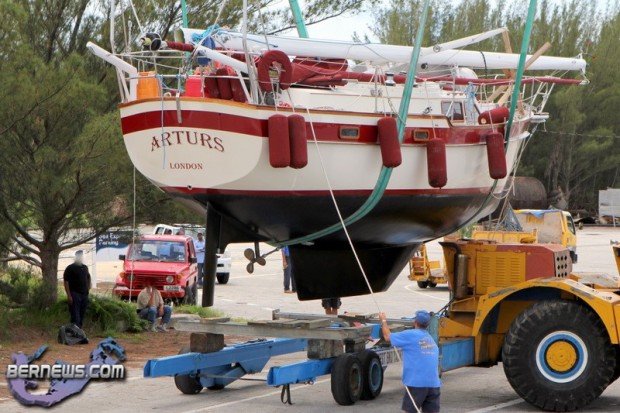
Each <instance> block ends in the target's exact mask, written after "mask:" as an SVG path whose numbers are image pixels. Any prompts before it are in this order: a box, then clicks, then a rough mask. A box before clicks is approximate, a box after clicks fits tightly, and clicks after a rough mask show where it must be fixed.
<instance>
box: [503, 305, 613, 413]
mask: <svg viewBox="0 0 620 413" xmlns="http://www.w3.org/2000/svg"><path fill="white" fill-rule="evenodd" d="M615 359H616V354H615V350H614V348H613V346H612V345H611V342H610V341H609V337H608V334H607V330H606V329H605V327H604V326H603V323H602V322H601V320H600V318H599V317H598V316H597V315H596V314H595V313H594V312H592V311H591V310H590V309H589V308H587V307H585V306H584V305H580V304H579V303H577V302H574V301H566V300H555V301H542V302H539V303H536V304H534V305H533V306H531V307H529V308H527V309H526V310H524V311H523V312H522V313H521V314H519V315H518V316H517V318H516V319H515V320H514V321H513V323H512V325H511V327H510V329H509V331H508V333H507V334H506V337H505V340H504V346H503V348H502V360H503V363H504V372H505V374H506V377H507V378H508V381H509V382H510V385H511V386H512V388H513V389H514V390H515V391H516V392H517V393H518V394H519V396H521V397H522V398H523V399H524V400H525V401H527V402H528V403H530V404H532V405H534V406H537V407H538V408H541V409H543V410H547V411H556V412H560V411H573V410H576V409H579V408H582V407H584V406H586V405H588V404H589V403H590V402H592V401H593V400H594V399H596V398H597V397H599V396H600V395H601V393H602V392H603V390H605V388H606V387H607V386H608V385H609V384H610V382H611V379H612V377H613V374H614V368H615V366H616V360H615Z"/></svg>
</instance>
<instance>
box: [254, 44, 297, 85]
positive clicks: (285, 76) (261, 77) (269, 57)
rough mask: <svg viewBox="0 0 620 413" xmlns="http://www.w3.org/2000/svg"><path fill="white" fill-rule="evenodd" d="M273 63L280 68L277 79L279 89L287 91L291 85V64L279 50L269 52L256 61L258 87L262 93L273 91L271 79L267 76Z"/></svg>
mask: <svg viewBox="0 0 620 413" xmlns="http://www.w3.org/2000/svg"><path fill="white" fill-rule="evenodd" d="M273 63H279V64H280V66H281V70H280V78H279V79H278V83H280V89H282V90H285V89H288V87H289V86H290V85H291V78H292V76H293V65H292V64H291V61H290V60H289V58H288V56H287V55H286V53H284V52H283V51H281V50H269V51H267V52H265V53H263V54H262V55H261V57H260V59H259V60H258V64H257V65H256V71H257V75H258V85H259V87H260V88H261V90H262V91H264V92H271V91H273V85H272V84H271V77H270V76H269V69H270V68H271V65H272V64H273Z"/></svg>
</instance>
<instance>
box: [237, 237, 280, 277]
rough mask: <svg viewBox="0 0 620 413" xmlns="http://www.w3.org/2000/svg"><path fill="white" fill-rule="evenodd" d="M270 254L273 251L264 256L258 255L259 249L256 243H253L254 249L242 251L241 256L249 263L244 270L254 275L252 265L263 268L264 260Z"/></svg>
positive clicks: (265, 262)
mask: <svg viewBox="0 0 620 413" xmlns="http://www.w3.org/2000/svg"><path fill="white" fill-rule="evenodd" d="M274 251H275V250H274ZM272 252H273V251H271V252H269V253H267V254H265V255H260V247H259V245H258V242H255V243H254V249H252V248H246V250H245V251H243V256H244V257H245V258H247V259H248V261H250V262H249V263H248V265H247V266H246V267H245V269H246V270H247V271H248V273H250V274H252V273H254V264H258V265H261V266H264V265H265V264H267V260H266V259H265V256H267V255H269V254H271V253H272Z"/></svg>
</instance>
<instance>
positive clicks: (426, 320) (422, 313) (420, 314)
mask: <svg viewBox="0 0 620 413" xmlns="http://www.w3.org/2000/svg"><path fill="white" fill-rule="evenodd" d="M415 321H416V323H418V324H419V325H420V326H421V327H428V325H429V324H430V323H431V315H430V314H429V312H428V311H426V310H418V311H416V312H415Z"/></svg>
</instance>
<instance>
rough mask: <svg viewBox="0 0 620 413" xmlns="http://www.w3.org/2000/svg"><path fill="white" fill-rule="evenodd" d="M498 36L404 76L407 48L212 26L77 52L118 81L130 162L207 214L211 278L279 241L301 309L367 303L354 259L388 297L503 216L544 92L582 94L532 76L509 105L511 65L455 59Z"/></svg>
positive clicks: (445, 53)
mask: <svg viewBox="0 0 620 413" xmlns="http://www.w3.org/2000/svg"><path fill="white" fill-rule="evenodd" d="M505 32H506V29H497V30H492V31H489V32H485V33H481V34H479V35H475V36H469V37H467V38H464V39H457V40H454V41H450V42H447V43H444V44H440V45H435V46H433V47H428V48H419V49H420V50H419V58H418V59H417V65H415V66H411V65H409V66H407V62H410V57H411V56H412V53H414V50H413V49H412V48H410V47H404V46H394V45H383V44H369V43H364V42H341V41H330V40H317V39H303V38H294V37H279V36H265V35H258V34H256V35H253V34H247V33H240V32H235V31H232V30H225V29H221V28H217V27H215V26H214V27H210V28H207V29H204V30H203V29H200V30H192V29H185V28H183V29H180V30H179V31H177V33H176V35H175V39H174V40H165V39H161V38H160V37H159V36H158V35H157V34H154V33H151V34H147V35H145V36H144V37H143V39H142V40H143V42H142V50H140V51H139V52H134V53H125V54H120V55H116V54H112V53H109V52H107V51H106V50H104V49H102V48H100V47H99V46H97V45H95V44H93V43H89V44H88V48H89V49H90V50H91V51H92V52H93V53H94V54H95V55H96V56H98V57H100V58H102V59H104V60H105V61H107V62H109V63H111V64H112V65H114V66H115V67H116V69H117V71H118V73H119V79H120V92H121V97H122V103H121V104H120V105H119V109H120V113H121V127H122V133H123V137H124V142H125V145H126V147H127V151H128V153H129V156H130V158H131V161H132V162H133V164H134V165H135V167H136V168H137V169H138V170H139V171H140V172H141V173H142V174H143V175H144V176H146V177H147V178H148V179H149V180H150V181H151V182H152V183H153V184H154V185H156V186H158V187H159V188H161V189H162V190H164V191H165V192H167V193H168V194H170V195H171V196H173V197H175V198H176V199H177V200H178V201H179V202H181V203H183V204H184V205H186V206H187V207H189V208H192V209H193V210H195V211H196V212H197V213H200V214H205V213H206V214H207V237H206V239H207V248H206V259H207V265H206V270H207V282H209V278H211V280H210V281H211V282H213V281H212V279H213V278H214V277H213V276H214V274H215V258H214V257H215V254H216V253H217V252H221V251H223V250H224V249H225V248H226V246H227V245H229V244H231V243H240V242H254V243H255V245H256V247H255V250H254V251H246V257H247V258H248V259H250V261H251V265H250V266H249V267H250V268H251V266H252V265H253V264H254V263H259V264H260V263H264V259H262V257H263V256H262V255H261V253H260V251H259V248H258V243H259V242H266V243H268V244H271V245H273V246H274V247H275V248H276V249H277V248H280V247H282V246H289V248H290V252H291V257H292V262H293V269H294V270H293V274H294V277H295V281H296V285H297V294H298V297H299V299H301V300H311V299H319V298H328V297H346V296H354V295H361V294H367V293H369V288H368V285H367V284H366V282H365V280H364V278H363V277H362V276H361V274H360V270H359V267H358V264H360V263H361V265H362V266H363V268H364V270H365V272H366V275H367V277H368V280H369V283H370V285H371V287H372V289H373V291H375V292H376V291H384V290H385V289H387V288H388V287H389V286H390V285H391V284H392V282H393V281H394V279H395V278H396V277H397V276H398V275H399V273H400V272H401V270H402V268H403V267H404V266H405V265H406V263H407V262H408V259H409V257H410V256H411V254H412V253H413V252H414V251H415V249H416V248H418V247H419V246H420V245H421V244H422V243H424V242H426V241H429V240H432V239H436V238H438V237H442V236H444V235H446V234H449V233H452V232H454V231H456V230H457V229H459V228H461V227H463V226H464V225H466V224H468V223H471V222H475V221H476V220H478V219H480V218H482V217H484V216H487V215H489V214H490V213H491V212H492V211H493V210H494V209H495V208H496V207H497V205H498V203H499V201H500V199H501V198H502V197H503V196H504V195H505V193H506V190H507V188H506V185H507V178H508V176H509V175H510V174H511V172H512V171H514V169H515V167H516V165H517V164H518V161H519V158H520V156H521V154H522V151H523V148H524V146H525V143H526V142H527V141H528V139H529V138H530V136H531V134H532V131H533V129H535V127H536V126H537V125H539V124H540V123H543V122H544V121H545V120H546V119H547V117H548V114H547V113H546V112H544V106H545V104H546V102H547V100H548V98H549V95H550V93H551V92H552V90H553V88H554V86H555V85H556V84H558V83H559V84H579V83H583V82H584V81H583V80H579V79H564V78H559V77H553V76H549V75H538V76H526V77H524V78H523V80H522V82H521V85H520V86H521V90H520V93H519V94H514V93H513V91H512V88H513V87H514V86H515V78H514V70H515V69H517V68H518V64H519V55H518V54H512V53H509V52H507V53H490V52H480V51H467V50H462V48H463V47H465V46H469V45H472V44H476V43H478V42H480V41H482V40H484V39H487V38H489V37H491V36H496V35H500V34H502V35H503V34H504V33H505ZM353 61H357V62H358V63H357V64H354V63H353ZM171 62H173V64H174V63H175V62H176V63H177V66H176V67H174V69H172V70H171V69H169V68H170V66H171ZM359 62H362V63H359ZM147 63H149V64H150V63H154V65H153V66H152V67H151V68H150V69H149V70H146V69H144V67H145V65H146V64H147ZM188 63H190V64H188ZM526 66H527V69H528V70H529V71H534V70H538V71H555V72H563V73H565V72H568V71H576V72H584V71H585V67H586V63H585V61H584V60H583V59H582V58H581V57H571V58H563V57H550V56H542V53H537V54H534V55H532V56H528V58H527V64H526ZM138 67H140V70H139V69H138ZM395 68H398V69H399V71H398V72H394V71H393V70H394V69H395ZM479 69H484V70H485V71H488V70H495V69H500V70H503V71H504V72H503V73H505V74H500V75H493V76H492V77H479V76H478V75H477V73H476V70H479ZM400 70H404V71H403V72H401V71H400ZM414 72H415V73H416V76H415V77H413V74H412V73H414ZM408 74H409V75H410V77H411V81H410V82H409V83H407V75H408ZM411 83H413V85H412V87H409V85H411ZM514 96H518V98H517V99H518V105H517V108H518V109H517V110H516V112H515V113H514V119H512V117H511V116H510V111H509V109H508V108H509V105H510V104H511V103H512V99H514ZM403 100H405V101H406V102H405V103H406V104H405V107H407V106H408V108H407V109H408V110H406V112H405V114H406V115H405V116H400V115H399V111H398V108H399V107H402V105H401V104H402V103H403V102H402V101H403ZM399 121H402V122H401V124H400V125H399ZM345 227H346V231H345V230H344V228H345ZM351 244H352V245H353V246H354V248H355V251H356V252H357V256H358V257H359V263H358V261H357V260H356V257H355V256H354V254H353V252H352V249H351ZM211 272H212V273H213V274H212V275H213V276H211V277H210V273H211ZM205 291H206V292H207V293H205V297H204V301H203V305H212V304H213V288H210V289H207V288H205Z"/></svg>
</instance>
